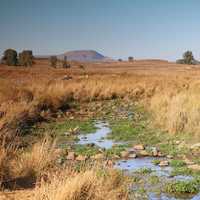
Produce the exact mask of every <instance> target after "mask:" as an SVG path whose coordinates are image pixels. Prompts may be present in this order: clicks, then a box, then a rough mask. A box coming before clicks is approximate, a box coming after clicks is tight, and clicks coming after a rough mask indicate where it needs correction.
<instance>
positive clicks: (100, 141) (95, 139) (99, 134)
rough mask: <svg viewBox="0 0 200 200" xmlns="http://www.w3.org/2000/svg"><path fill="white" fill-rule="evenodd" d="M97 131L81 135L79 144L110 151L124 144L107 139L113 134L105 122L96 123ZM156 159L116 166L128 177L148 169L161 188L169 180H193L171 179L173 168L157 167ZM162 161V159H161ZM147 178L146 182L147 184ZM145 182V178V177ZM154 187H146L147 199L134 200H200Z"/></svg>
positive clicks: (123, 163) (117, 163)
mask: <svg viewBox="0 0 200 200" xmlns="http://www.w3.org/2000/svg"><path fill="white" fill-rule="evenodd" d="M96 127H97V131H96V132H94V133H90V134H86V135H85V134H84V135H79V141H78V144H82V145H85V144H91V143H92V144H95V145H97V146H99V147H100V148H105V149H109V148H112V146H113V145H116V144H122V143H117V142H114V141H112V140H109V139H107V136H108V134H109V133H110V132H111V129H110V128H109V125H108V123H105V122H97V123H96ZM154 159H155V158H153V157H142V158H134V159H128V160H123V159H120V160H117V161H116V164H115V166H114V167H115V168H117V169H120V170H123V171H125V172H126V173H128V175H130V176H131V175H133V173H134V172H136V171H138V170H140V169H144V168H148V169H151V170H152V173H151V174H150V175H156V176H159V177H160V180H161V183H159V184H158V185H159V187H163V186H164V184H165V182H166V181H168V180H183V181H185V180H191V179H192V177H190V176H182V175H181V176H175V177H171V176H170V173H171V171H172V168H171V167H159V166H157V165H154V164H153V163H152V161H153V160H154ZM156 159H157V158H156ZM160 159H162V158H160ZM147 178H148V177H146V182H147ZM143 179H144V181H145V177H143ZM153 187H154V186H152V185H148V184H146V185H144V188H145V190H146V191H147V194H146V197H145V198H144V197H141V196H138V197H135V196H134V198H133V199H134V200H141V199H147V200H200V194H198V195H195V196H187V197H181V198H180V197H172V196H168V195H167V194H165V193H160V194H157V193H154V192H152V191H153V189H155V188H153ZM139 189H140V185H137V184H134V186H133V188H132V190H133V191H134V192H137V191H138V190H139Z"/></svg>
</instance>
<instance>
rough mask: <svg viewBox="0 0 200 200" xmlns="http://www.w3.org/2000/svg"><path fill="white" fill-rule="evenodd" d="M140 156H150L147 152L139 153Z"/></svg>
mask: <svg viewBox="0 0 200 200" xmlns="http://www.w3.org/2000/svg"><path fill="white" fill-rule="evenodd" d="M138 154H139V155H140V156H149V153H148V152H147V151H146V150H141V151H139V152H138Z"/></svg>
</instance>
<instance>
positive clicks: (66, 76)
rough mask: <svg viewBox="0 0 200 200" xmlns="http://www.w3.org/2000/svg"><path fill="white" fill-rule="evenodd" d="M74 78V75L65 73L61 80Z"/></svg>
mask: <svg viewBox="0 0 200 200" xmlns="http://www.w3.org/2000/svg"><path fill="white" fill-rule="evenodd" d="M71 79H72V76H69V75H65V76H63V78H61V80H63V81H64V80H71Z"/></svg>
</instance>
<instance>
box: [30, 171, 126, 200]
mask: <svg viewBox="0 0 200 200" xmlns="http://www.w3.org/2000/svg"><path fill="white" fill-rule="evenodd" d="M100 172H101V171H99V169H90V170H87V171H84V172H81V173H78V174H73V175H71V176H70V175H69V172H68V171H67V172H66V171H62V173H61V174H59V175H58V174H56V175H54V176H52V177H51V180H50V182H47V183H42V184H40V186H38V187H37V188H36V189H35V192H34V193H35V196H34V199H35V200H44V199H48V200H81V199H82V200H86V199H87V200H103V199H109V200H121V199H128V187H127V180H126V179H125V177H123V176H122V175H121V174H120V173H119V172H117V171H114V170H109V169H107V170H106V169H105V171H103V173H104V174H100Z"/></svg>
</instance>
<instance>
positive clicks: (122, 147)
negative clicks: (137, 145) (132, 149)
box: [105, 144, 128, 158]
mask: <svg viewBox="0 0 200 200" xmlns="http://www.w3.org/2000/svg"><path fill="white" fill-rule="evenodd" d="M127 147H128V145H126V144H120V145H115V146H113V147H112V148H111V149H106V151H105V154H106V156H107V157H109V158H112V157H113V156H114V155H117V156H120V154H121V152H122V151H125V150H126V149H127Z"/></svg>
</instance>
